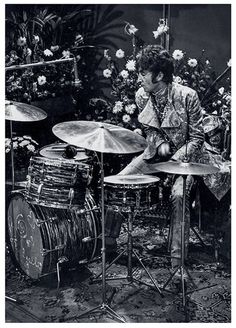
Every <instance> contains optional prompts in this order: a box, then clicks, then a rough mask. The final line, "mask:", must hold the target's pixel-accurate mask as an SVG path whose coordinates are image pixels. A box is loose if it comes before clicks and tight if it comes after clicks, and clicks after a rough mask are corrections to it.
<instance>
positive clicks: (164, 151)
mask: <svg viewBox="0 0 236 328" xmlns="http://www.w3.org/2000/svg"><path fill="white" fill-rule="evenodd" d="M157 153H158V155H159V156H160V157H166V156H168V155H169V154H170V145H169V143H168V142H163V143H162V144H161V145H160V146H159V147H158V149H157Z"/></svg>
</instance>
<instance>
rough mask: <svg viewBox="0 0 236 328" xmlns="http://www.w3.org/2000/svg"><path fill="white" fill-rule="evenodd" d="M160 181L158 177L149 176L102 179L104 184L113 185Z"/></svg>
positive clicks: (118, 176)
mask: <svg viewBox="0 0 236 328" xmlns="http://www.w3.org/2000/svg"><path fill="white" fill-rule="evenodd" d="M158 181H160V179H159V178H158V177H153V176H150V175H144V174H140V175H138V174H137V175H136V174H133V175H111V176H108V177H105V178H104V182H105V183H110V184H115V185H118V184H119V185H120V184H121V185H140V184H146V183H153V182H158Z"/></svg>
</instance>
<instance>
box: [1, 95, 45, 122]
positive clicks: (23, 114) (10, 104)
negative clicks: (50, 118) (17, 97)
mask: <svg viewBox="0 0 236 328" xmlns="http://www.w3.org/2000/svg"><path fill="white" fill-rule="evenodd" d="M46 117H47V114H46V113H45V112H44V111H43V110H42V109H40V108H38V107H35V106H33V105H29V104H25V103H20V102H16V101H8V100H6V101H5V119H6V120H9V121H18V122H34V121H41V120H43V119H45V118H46Z"/></svg>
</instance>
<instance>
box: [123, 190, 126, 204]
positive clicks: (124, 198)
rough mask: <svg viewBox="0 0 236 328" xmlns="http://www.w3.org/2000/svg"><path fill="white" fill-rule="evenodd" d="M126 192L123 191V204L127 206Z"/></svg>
mask: <svg viewBox="0 0 236 328" xmlns="http://www.w3.org/2000/svg"><path fill="white" fill-rule="evenodd" d="M126 200H127V198H126V191H123V204H126Z"/></svg>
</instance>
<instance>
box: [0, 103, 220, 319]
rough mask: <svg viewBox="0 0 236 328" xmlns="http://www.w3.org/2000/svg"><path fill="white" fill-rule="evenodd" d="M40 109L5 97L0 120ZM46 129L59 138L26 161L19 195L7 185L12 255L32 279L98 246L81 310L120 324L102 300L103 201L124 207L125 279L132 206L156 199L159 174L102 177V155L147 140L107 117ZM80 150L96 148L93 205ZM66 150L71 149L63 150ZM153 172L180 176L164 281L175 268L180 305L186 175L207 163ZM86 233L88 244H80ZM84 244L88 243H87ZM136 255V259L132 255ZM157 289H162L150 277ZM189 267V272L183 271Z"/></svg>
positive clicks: (35, 116)
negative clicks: (98, 259)
mask: <svg viewBox="0 0 236 328" xmlns="http://www.w3.org/2000/svg"><path fill="white" fill-rule="evenodd" d="M46 116H47V114H46V113H45V112H44V111H43V110H41V109H39V108H37V107H35V106H32V105H28V104H24V103H18V102H13V101H6V104H5V118H6V120H9V121H10V133H11V139H12V121H21V122H27V121H31V122H32V121H39V120H43V119H45V118H46ZM52 132H53V134H54V135H55V136H56V137H58V138H59V139H60V140H61V141H62V142H63V143H57V144H51V145H49V146H46V147H43V148H42V149H41V150H40V151H39V155H38V156H34V157H32V158H31V160H30V165H29V168H28V176H27V182H26V188H25V191H24V193H22V192H18V191H14V192H13V198H12V200H11V202H10V205H11V206H9V209H8V230H9V235H10V242H11V246H12V248H13V251H15V256H16V260H17V261H18V263H19V264H20V266H21V267H22V269H23V271H24V272H25V273H26V274H28V275H29V276H31V277H32V278H38V277H40V276H43V275H44V274H48V273H51V272H52V271H53V268H54V267H55V265H57V264H58V261H63V259H65V260H68V257H72V262H80V261H81V262H82V263H83V261H84V260H85V259H89V260H91V259H93V258H94V256H95V255H96V254H97V253H98V250H99V247H101V256H102V273H101V275H102V302H101V304H100V305H99V306H97V307H95V308H93V309H91V310H89V311H88V312H85V313H83V314H82V315H80V316H79V317H81V316H84V315H86V314H88V313H91V312H94V311H97V310H101V311H102V313H108V314H109V315H111V316H113V317H114V318H116V319H117V320H118V321H121V322H125V321H124V319H123V318H122V317H121V316H119V315H118V314H117V313H116V312H115V311H114V310H113V309H112V308H111V307H110V305H109V304H108V303H107V299H106V249H105V218H104V216H105V215H104V212H105V206H108V205H109V206H111V207H112V208H113V209H114V210H117V211H121V212H127V213H128V217H129V219H128V226H129V232H128V243H127V248H128V277H127V279H130V280H132V278H133V277H132V257H131V255H132V253H133V254H135V255H136V257H138V256H137V254H136V253H135V251H134V250H133V249H132V220H133V214H132V213H133V212H135V211H145V210H146V209H150V208H152V206H155V202H156V199H158V188H157V186H158V183H159V178H157V177H154V176H150V175H145V174H144V175H123V176H122V175H117V176H110V177H104V153H112V154H132V153H137V152H140V151H143V150H144V149H145V148H146V146H147V143H146V140H145V139H144V138H143V137H142V136H140V135H138V134H136V133H134V132H132V131H130V130H128V129H125V128H122V127H119V126H115V125H112V124H108V123H102V122H93V121H69V122H63V123H59V124H57V125H55V126H54V127H53V129H52ZM12 144H13V143H12V142H11V166H12V189H13V190H14V187H15V182H14V181H15V180H14V150H13V146H12ZM68 145H72V146H73V147H74V148H73V150H75V152H74V153H73V152H72V156H71V158H68V157H66V158H65V156H64V155H65V150H68V148H67V147H68ZM85 149H86V150H89V151H94V152H96V153H100V163H99V164H100V176H101V178H100V184H101V188H100V193H101V196H100V205H99V206H96V204H95V202H94V201H93V198H92V196H91V195H89V194H88V193H87V191H86V190H87V186H88V185H89V180H90V178H91V172H92V167H91V165H90V164H88V162H87V159H88V156H87V155H86V153H85ZM70 151H71V149H70ZM152 170H153V173H158V172H166V173H170V174H177V175H181V176H182V177H183V181H184V183H183V220H182V228H181V245H182V249H181V250H182V253H181V265H180V267H179V268H177V269H176V271H175V272H174V273H173V274H172V276H171V277H170V278H169V279H168V281H167V282H166V284H165V285H164V287H163V290H164V289H165V287H166V286H167V285H168V284H169V282H170V281H171V279H172V277H173V276H174V275H175V274H176V272H177V270H179V269H180V271H181V277H182V295H183V304H185V292H184V290H185V286H184V278H183V277H184V271H187V269H186V268H185V264H184V238H183V236H184V218H185V197H186V195H185V189H186V177H187V175H189V174H190V175H204V174H212V173H215V172H217V171H218V169H217V168H216V167H214V166H209V165H205V164H198V163H188V162H171V161H169V162H163V163H157V164H152ZM86 235H87V236H88V239H89V240H91V241H92V243H91V244H90V243H83V240H86ZM100 241H101V244H100V243H99V242H100ZM88 245H89V246H88ZM138 259H139V258H138ZM140 263H141V265H142V266H143V268H144V269H145V271H146V273H147V274H148V275H149V277H150V279H151V280H152V282H153V284H154V285H155V287H156V289H157V290H158V291H159V293H160V294H161V295H162V293H161V291H160V289H159V287H158V286H157V285H156V283H155V281H154V279H153V278H152V277H151V275H150V274H149V272H148V271H147V270H146V268H145V266H144V265H143V263H142V262H141V261H140ZM187 273H188V272H187Z"/></svg>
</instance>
